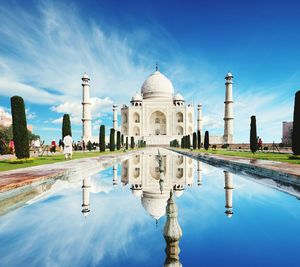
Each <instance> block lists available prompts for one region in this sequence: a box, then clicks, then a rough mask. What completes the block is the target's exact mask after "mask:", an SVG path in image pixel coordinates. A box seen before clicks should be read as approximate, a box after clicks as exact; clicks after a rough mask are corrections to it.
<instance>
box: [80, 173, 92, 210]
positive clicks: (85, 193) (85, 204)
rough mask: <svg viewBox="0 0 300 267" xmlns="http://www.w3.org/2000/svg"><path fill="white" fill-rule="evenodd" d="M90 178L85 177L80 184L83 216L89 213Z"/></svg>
mask: <svg viewBox="0 0 300 267" xmlns="http://www.w3.org/2000/svg"><path fill="white" fill-rule="evenodd" d="M90 188H91V185H90V177H86V178H84V179H83V182H82V205H81V206H82V210H81V212H82V213H83V215H84V216H87V215H88V214H89V212H90Z"/></svg>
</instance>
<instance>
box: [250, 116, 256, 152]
mask: <svg viewBox="0 0 300 267" xmlns="http://www.w3.org/2000/svg"><path fill="white" fill-rule="evenodd" d="M250 150H251V152H252V153H255V152H256V151H257V132H256V117H255V116H251V123H250Z"/></svg>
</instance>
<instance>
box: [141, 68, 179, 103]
mask: <svg viewBox="0 0 300 267" xmlns="http://www.w3.org/2000/svg"><path fill="white" fill-rule="evenodd" d="M141 94H142V95H143V98H144V99H145V98H172V97H173V94H174V87H173V84H172V83H171V81H170V80H169V79H168V78H167V77H166V76H165V75H163V74H161V73H160V72H159V71H158V70H157V71H155V72H154V73H153V74H151V75H150V76H149V77H148V78H147V80H146V81H145V82H144V83H143V85H142V88H141Z"/></svg>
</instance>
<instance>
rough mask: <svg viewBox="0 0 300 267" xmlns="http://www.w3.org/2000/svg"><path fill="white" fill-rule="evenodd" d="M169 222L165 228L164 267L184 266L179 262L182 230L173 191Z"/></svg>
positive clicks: (167, 211) (167, 209)
mask: <svg viewBox="0 0 300 267" xmlns="http://www.w3.org/2000/svg"><path fill="white" fill-rule="evenodd" d="M166 215H167V220H166V224H165V227H164V238H165V240H166V250H165V251H166V255H167V257H166V260H165V263H164V266H178V267H179V266H182V265H181V263H180V261H179V253H180V248H179V240H180V238H181V237H182V230H181V227H180V225H179V223H178V220H177V207H176V204H175V201H174V199H173V193H172V190H171V191H170V198H169V199H168V204H167V207H166Z"/></svg>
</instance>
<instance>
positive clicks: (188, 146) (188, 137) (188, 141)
mask: <svg viewBox="0 0 300 267" xmlns="http://www.w3.org/2000/svg"><path fill="white" fill-rule="evenodd" d="M186 138H187V148H188V149H190V148H191V137H190V135H187V136H186Z"/></svg>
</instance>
